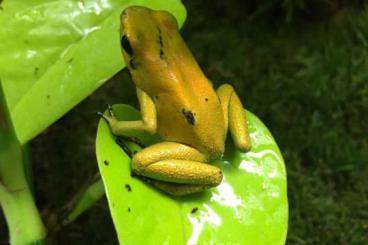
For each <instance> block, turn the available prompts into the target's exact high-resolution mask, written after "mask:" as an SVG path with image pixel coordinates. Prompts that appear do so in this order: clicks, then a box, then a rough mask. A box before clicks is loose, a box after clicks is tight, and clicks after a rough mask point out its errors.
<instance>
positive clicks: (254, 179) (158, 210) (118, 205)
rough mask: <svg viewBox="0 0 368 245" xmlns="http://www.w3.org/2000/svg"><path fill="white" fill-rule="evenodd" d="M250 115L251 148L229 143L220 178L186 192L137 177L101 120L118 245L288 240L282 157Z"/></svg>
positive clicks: (99, 148)
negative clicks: (183, 194)
mask: <svg viewBox="0 0 368 245" xmlns="http://www.w3.org/2000/svg"><path fill="white" fill-rule="evenodd" d="M114 111H115V112H116V115H117V117H118V118H119V119H121V120H123V119H124V120H134V119H138V118H139V117H140V116H139V113H138V112H137V111H136V110H134V109H133V108H131V107H129V106H127V105H116V106H115V107H114ZM247 117H248V120H249V127H250V133H251V140H252V144H253V146H252V150H251V151H250V152H248V153H246V154H244V153H240V152H239V151H237V150H236V149H235V148H234V147H233V146H232V144H231V142H229V143H228V144H227V152H226V154H225V156H224V158H223V159H222V160H218V161H216V162H215V163H214V164H216V165H217V166H219V167H220V168H221V169H222V170H223V173H224V180H223V182H222V184H221V185H220V186H218V187H217V188H213V189H211V190H209V191H206V192H204V193H200V194H195V195H191V196H189V197H184V198H176V197H172V196H169V195H166V194H164V193H163V192H161V191H159V190H157V189H155V188H153V187H151V186H150V185H148V184H146V183H143V182H142V181H141V180H139V179H136V178H134V177H131V176H130V173H131V169H130V159H129V157H128V156H127V155H126V154H125V152H124V151H123V150H122V149H121V148H120V147H119V146H118V145H117V144H116V143H115V141H114V137H113V136H112V135H111V133H110V130H109V127H108V125H107V124H106V122H104V121H103V120H101V121H100V124H99V127H98V133H97V141H96V153H97V159H98V165H99V169H100V172H101V175H102V178H103V181H104V183H105V189H106V194H107V198H108V202H109V205H110V210H111V213H112V218H113V221H114V224H115V228H116V230H117V234H118V238H119V241H120V243H121V244H252V245H255V244H284V242H285V237H286V232H287V220H288V203H287V195H286V173H285V167H284V162H283V159H282V156H281V154H280V151H279V149H278V147H277V145H276V143H275V141H274V139H273V137H272V135H271V134H270V132H269V131H268V130H267V128H266V127H265V126H264V125H263V123H262V122H261V121H260V120H259V119H258V118H257V117H256V116H254V115H253V114H252V113H250V112H247ZM139 137H141V139H143V141H147V139H148V138H147V136H145V135H140V136H139ZM131 146H132V145H131ZM230 163H231V164H230ZM211 241H212V243H211Z"/></svg>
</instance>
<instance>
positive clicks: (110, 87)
mask: <svg viewBox="0 0 368 245" xmlns="http://www.w3.org/2000/svg"><path fill="white" fill-rule="evenodd" d="M184 4H185V5H186V7H187V11H188V18H187V20H186V23H185V25H184V27H183V29H182V34H183V36H184V39H185V40H186V41H187V43H188V46H189V47H190V49H191V50H192V51H193V53H194V56H195V57H196V59H197V60H198V62H199V64H200V65H201V67H202V68H203V70H204V72H205V73H206V74H207V76H208V77H209V79H210V80H212V81H213V82H214V83H215V85H216V86H218V85H219V84H221V83H224V82H229V83H231V84H233V85H234V87H235V88H236V90H237V92H238V93H239V94H240V97H241V98H242V101H243V103H244V104H245V105H246V107H247V109H249V110H251V111H252V112H254V113H255V114H257V115H258V116H259V117H260V118H261V119H262V120H263V122H264V123H265V124H266V125H267V126H268V127H269V129H270V130H271V132H272V133H273V134H274V137H275V139H276V141H277V142H278V144H279V146H280V148H281V152H282V153H283V156H284V158H285V162H286V167H287V172H288V197H289V205H290V219H289V232H288V237H287V244H368V232H367V231H368V209H367V207H368V177H367V176H368V167H367V166H368V165H367V163H368V137H367V135H368V134H367V132H368V83H367V80H368V49H367V47H368V28H367V26H368V12H367V10H366V4H365V1H332V0H330V1H327V0H313V1H307V0H269V1H256V0H253V1H240V0H227V1H220V0H216V1H210V0H205V1H184ZM107 103H110V104H114V103H128V104H132V105H135V106H137V100H136V96H135V89H134V86H133V84H132V82H131V80H130V77H129V75H128V73H127V71H122V72H120V73H118V74H117V75H115V76H114V78H113V79H111V81H109V82H107V83H106V84H105V85H104V86H102V87H101V88H100V89H98V90H97V91H96V92H95V93H93V94H92V95H91V96H89V97H88V98H87V99H86V100H85V101H83V102H82V103H80V104H79V105H78V106H77V107H75V108H74V109H73V110H72V111H70V112H69V113H68V114H67V115H65V116H64V117H63V118H61V119H60V120H59V121H58V122H57V123H55V124H54V125H52V126H51V127H50V128H49V129H48V130H46V131H45V132H44V133H43V134H42V135H40V136H38V137H37V138H36V139H34V140H33V141H32V142H31V149H30V150H31V161H32V163H33V166H34V167H33V176H34V182H35V191H36V199H37V203H38V206H39V208H40V209H41V210H42V214H43V217H44V220H45V222H46V223H47V224H51V223H54V222H55V215H54V214H55V212H56V211H58V210H59V209H60V207H62V206H64V205H65V204H66V202H68V201H69V200H70V199H71V197H72V196H73V193H75V192H77V191H78V190H79V189H80V186H81V185H83V184H84V183H86V182H88V180H89V179H92V177H93V176H94V175H95V174H96V173H97V171H98V170H97V164H96V159H95V153H94V139H95V133H96V126H97V122H98V118H97V117H96V114H95V113H96V112H97V111H103V110H104V109H105V108H106V104H107ZM4 227H5V223H4V219H3V218H0V228H1V229H0V237H1V239H0V244H6V240H7V239H6V230H5V229H3V228H4ZM3 238H4V239H3ZM48 240H49V242H50V243H51V244H117V239H116V236H115V231H114V227H113V225H112V221H111V219H110V214H109V210H108V207H107V202H106V200H105V199H104V198H103V200H101V201H99V202H98V203H97V204H96V205H95V206H94V207H93V208H91V209H90V210H88V211H87V212H86V213H85V214H83V215H82V216H81V217H80V218H79V219H78V220H77V221H76V222H75V223H73V224H71V225H69V226H67V227H65V228H62V229H61V230H58V231H52V230H51V231H50V232H49V238H48Z"/></svg>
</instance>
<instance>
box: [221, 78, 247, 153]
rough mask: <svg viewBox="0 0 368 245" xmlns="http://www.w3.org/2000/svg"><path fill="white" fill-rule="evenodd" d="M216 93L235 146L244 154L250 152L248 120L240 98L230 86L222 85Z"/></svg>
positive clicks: (226, 126)
mask: <svg viewBox="0 0 368 245" xmlns="http://www.w3.org/2000/svg"><path fill="white" fill-rule="evenodd" d="M216 93H217V95H218V97H219V99H220V102H221V106H222V110H223V112H224V118H225V128H226V129H227V128H229V130H230V133H231V136H232V138H233V140H234V144H235V146H236V147H237V148H238V149H240V150H241V151H243V152H247V151H249V150H250V148H251V142H250V137H249V132H248V126H247V118H246V114H245V111H244V108H243V105H242V103H241V101H240V99H239V96H238V95H237V94H236V92H235V91H234V88H233V87H232V86H231V85H229V84H223V85H221V86H220V87H219V88H218V89H217V91H216Z"/></svg>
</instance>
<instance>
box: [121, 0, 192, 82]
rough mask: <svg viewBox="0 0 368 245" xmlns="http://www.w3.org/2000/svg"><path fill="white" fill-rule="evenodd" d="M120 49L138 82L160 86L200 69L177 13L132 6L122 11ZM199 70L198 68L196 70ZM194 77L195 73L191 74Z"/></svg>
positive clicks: (134, 78)
mask: <svg viewBox="0 0 368 245" xmlns="http://www.w3.org/2000/svg"><path fill="white" fill-rule="evenodd" d="M120 37H121V50H122V53H123V56H124V60H125V63H126V64H127V66H128V68H129V70H130V73H131V75H132V78H133V80H134V81H135V83H136V84H137V83H140V85H142V86H144V84H146V85H153V83H155V84H154V85H155V86H158V85H159V84H163V83H164V82H166V81H170V80H173V79H183V77H182V76H181V75H180V74H188V73H190V71H188V72H187V71H186V69H187V67H191V69H192V70H193V68H194V67H195V69H197V68H196V67H197V63H196V62H195V60H194V58H193V56H192V54H191V52H190V51H189V49H188V48H187V46H186V44H185V42H184V41H183V39H182V38H181V36H180V33H179V31H178V24H177V21H176V19H175V17H174V16H172V15H171V14H170V13H169V12H167V11H155V10H151V9H148V8H145V7H140V6H131V7H129V8H126V9H125V10H124V11H123V12H122V14H121V34H120ZM197 74H198V72H197ZM192 78H193V76H192Z"/></svg>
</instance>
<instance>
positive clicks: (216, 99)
mask: <svg viewBox="0 0 368 245" xmlns="http://www.w3.org/2000/svg"><path fill="white" fill-rule="evenodd" d="M120 21H121V30H120V45H121V52H122V56H123V59H124V61H125V64H127V67H128V70H129V73H130V75H131V77H132V80H133V82H134V84H135V87H136V92H137V98H138V102H139V105H140V112H141V119H140V120H135V121H119V120H118V119H117V118H116V117H115V116H114V113H113V111H112V110H111V109H110V110H108V111H109V113H107V114H104V115H103V117H104V119H105V120H106V121H107V122H108V124H109V126H110V129H111V131H112V134H114V135H115V136H127V135H132V134H134V132H137V131H143V132H145V133H148V134H150V135H154V134H156V135H158V136H159V138H160V139H161V141H160V142H158V143H155V144H152V145H150V146H147V147H145V148H143V149H142V150H140V151H139V152H137V153H136V154H134V156H132V161H131V170H132V173H134V175H135V176H141V177H142V178H143V179H145V180H149V183H150V184H152V185H153V186H155V187H157V188H158V189H160V190H162V191H164V192H166V193H168V194H169V195H173V196H185V195H189V194H193V193H197V192H202V191H205V190H207V189H209V188H212V187H216V186H218V185H219V184H220V183H221V182H222V179H223V173H222V171H221V169H220V168H219V167H217V166H215V165H213V164H211V162H213V161H214V160H216V159H218V158H221V157H222V156H223V154H224V151H225V140H226V138H227V135H228V134H231V137H232V140H233V142H234V145H235V146H236V148H238V149H239V150H240V151H241V152H247V151H249V150H250V149H251V141H250V135H249V131H248V125H247V118H246V114H245V111H244V107H243V105H242V102H241V100H240V98H239V96H238V95H237V93H236V92H235V90H234V88H233V87H232V86H231V85H230V84H223V85H221V86H220V87H218V88H217V89H216V90H215V89H214V87H213V83H212V82H211V81H210V80H209V79H208V78H207V77H206V76H205V74H204V73H203V71H202V70H201V68H200V66H199V65H198V63H197V61H196V60H195V58H194V56H193V54H192V53H191V51H190V50H189V48H188V46H187V45H186V43H185V41H184V40H183V38H182V37H181V35H180V33H179V27H178V23H177V20H176V19H175V17H174V16H173V15H171V14H170V13H169V12H167V11H165V10H152V9H149V8H147V7H142V6H130V7H128V8H126V9H124V10H123V11H122V14H121V18H120ZM228 131H229V132H230V133H229V132H228Z"/></svg>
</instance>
